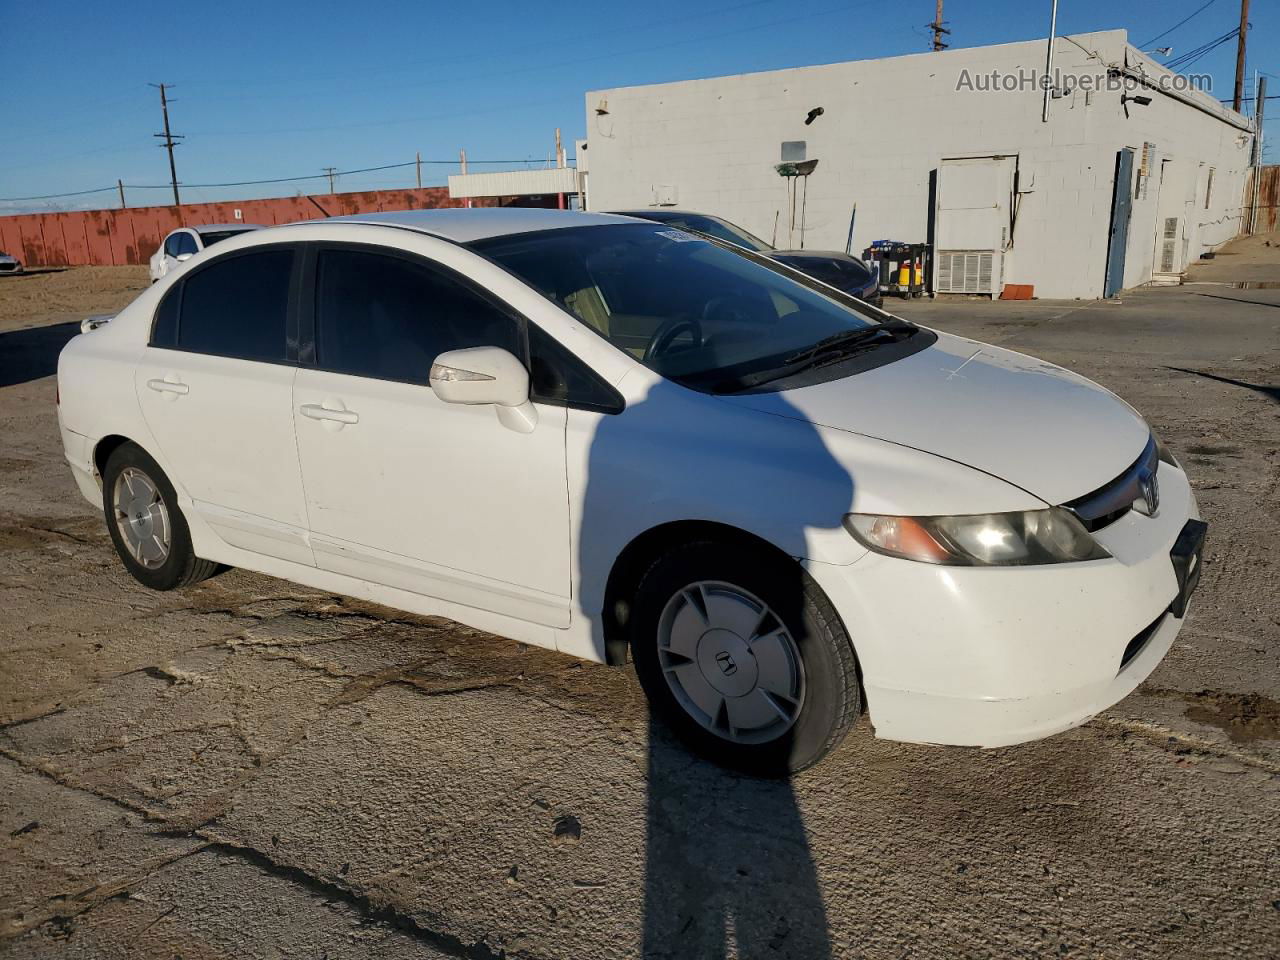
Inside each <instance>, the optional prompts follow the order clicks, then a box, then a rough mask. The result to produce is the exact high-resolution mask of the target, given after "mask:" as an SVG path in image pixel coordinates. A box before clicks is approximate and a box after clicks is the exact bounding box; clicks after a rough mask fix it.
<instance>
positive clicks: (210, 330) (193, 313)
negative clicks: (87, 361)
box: [135, 246, 312, 564]
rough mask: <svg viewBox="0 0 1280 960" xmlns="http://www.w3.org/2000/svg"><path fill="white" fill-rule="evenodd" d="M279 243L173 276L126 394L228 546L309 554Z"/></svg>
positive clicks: (289, 555) (285, 251) (290, 251)
mask: <svg viewBox="0 0 1280 960" xmlns="http://www.w3.org/2000/svg"><path fill="white" fill-rule="evenodd" d="M294 260H295V251H294V248H293V247H291V246H286V247H274V248H261V247H257V248H253V249H251V250H248V251H246V252H244V253H239V254H233V255H230V256H226V257H221V258H218V259H216V260H213V261H211V262H210V263H209V264H207V265H206V266H203V267H201V268H199V269H197V270H195V271H193V272H192V273H191V274H190V275H188V276H186V277H184V278H182V280H181V281H180V282H178V283H177V284H175V285H174V286H173V287H172V288H171V289H170V291H169V292H168V293H167V294H166V295H165V298H164V300H163V301H162V302H161V304H160V307H159V309H158V310H157V312H156V321H155V325H154V328H153V332H152V336H151V339H150V342H149V343H148V345H147V347H146V349H145V350H144V351H143V355H142V357H141V358H140V359H139V361H138V364H137V367H136V373H135V377H136V379H135V389H136V392H137V396H138V403H139V405H140V406H141V408H142V413H143V416H144V418H145V419H146V422H147V426H148V427H149V428H150V429H151V433H152V435H153V436H154V437H155V440H156V444H157V446H158V447H159V452H160V454H161V457H162V459H163V460H164V462H165V463H166V464H167V465H168V467H169V473H170V477H169V479H170V480H171V481H173V484H174V486H175V487H176V488H177V489H179V490H183V491H185V492H186V494H187V495H188V496H189V497H190V499H191V501H192V506H193V508H194V510H195V512H196V513H197V514H199V515H200V517H201V519H203V520H204V521H205V522H206V523H207V524H208V525H209V526H210V527H211V528H212V529H213V531H214V533H216V534H217V535H218V536H219V537H221V538H222V539H223V540H225V541H226V542H227V543H229V544H231V545H232V546H235V547H240V548H242V549H245V550H251V551H253V552H255V553H262V554H266V555H268V556H275V557H281V558H283V559H286V560H293V561H295V562H298V563H306V564H311V563H312V557H311V549H310V547H308V546H307V542H306V507H305V504H304V501H303V496H302V476H301V472H300V470H299V467H298V453H297V444H296V443H295V441H294V436H293V415H292V408H293V377H294V372H295V369H296V368H295V367H294V366H293V365H292V363H291V358H290V357H289V346H288V342H289V337H288V334H287V332H286V331H287V328H288V325H289V287H290V282H291V276H292V272H293V268H294Z"/></svg>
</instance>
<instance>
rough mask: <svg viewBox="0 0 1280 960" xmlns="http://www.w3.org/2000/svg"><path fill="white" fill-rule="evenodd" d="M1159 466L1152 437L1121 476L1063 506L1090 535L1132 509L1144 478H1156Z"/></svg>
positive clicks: (1138, 496) (1140, 495)
mask: <svg viewBox="0 0 1280 960" xmlns="http://www.w3.org/2000/svg"><path fill="white" fill-rule="evenodd" d="M1159 466H1160V454H1159V451H1158V450H1157V449H1156V438H1155V437H1154V436H1153V437H1151V439H1149V440H1148V441H1147V446H1146V448H1145V449H1144V450H1143V451H1142V456H1140V457H1138V459H1137V460H1135V461H1134V462H1133V465H1132V466H1130V467H1129V469H1127V470H1126V471H1125V472H1124V473H1122V474H1120V476H1118V477H1116V478H1115V479H1114V480H1112V481H1111V482H1110V483H1107V484H1104V485H1103V486H1101V487H1099V488H1098V489H1097V490H1094V491H1093V492H1092V493H1086V494H1085V495H1084V496H1083V497H1077V498H1076V499H1075V500H1072V501H1070V502H1069V503H1065V504H1063V506H1065V507H1066V508H1067V509H1069V510H1070V511H1071V512H1072V513H1074V514H1075V515H1076V516H1077V517H1079V518H1080V522H1081V523H1083V524H1084V527H1085V529H1086V530H1088V531H1089V532H1090V533H1093V532H1094V531H1095V530H1101V529H1102V528H1103V527H1106V526H1109V525H1110V524H1113V523H1115V522H1116V521H1117V520H1119V519H1120V518H1121V517H1123V516H1124V515H1125V514H1126V513H1128V512H1129V511H1130V510H1132V509H1133V502H1134V501H1135V500H1137V499H1139V498H1141V497H1142V495H1143V493H1142V480H1143V478H1144V477H1152V476H1155V475H1156V472H1157V468H1158V467H1159Z"/></svg>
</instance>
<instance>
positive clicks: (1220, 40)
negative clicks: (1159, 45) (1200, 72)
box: [1165, 28, 1240, 70]
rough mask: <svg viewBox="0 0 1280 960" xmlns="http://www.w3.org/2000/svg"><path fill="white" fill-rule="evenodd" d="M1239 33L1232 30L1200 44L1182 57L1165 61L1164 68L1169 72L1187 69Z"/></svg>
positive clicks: (1237, 30) (1236, 30)
mask: <svg viewBox="0 0 1280 960" xmlns="http://www.w3.org/2000/svg"><path fill="white" fill-rule="evenodd" d="M1239 32H1240V30H1239V29H1238V28H1237V29H1233V30H1228V31H1227V32H1226V33H1224V34H1223V35H1222V36H1220V37H1216V38H1214V39H1213V40H1210V41H1209V42H1208V43H1202V44H1201V45H1200V46H1198V47H1196V48H1195V49H1194V50H1188V51H1187V52H1186V53H1184V54H1183V55H1182V56H1180V57H1174V58H1173V59H1172V60H1169V61H1167V62H1166V63H1165V67H1167V68H1168V69H1170V70H1181V69H1184V68H1186V67H1189V66H1191V64H1193V63H1195V62H1196V61H1197V60H1199V59H1200V58H1201V57H1203V56H1205V55H1206V54H1208V53H1211V52H1213V51H1214V50H1216V49H1217V48H1218V47H1220V46H1222V45H1223V44H1224V43H1228V42H1230V41H1231V39H1232V38H1234V37H1235V35H1236V34H1237V33H1239Z"/></svg>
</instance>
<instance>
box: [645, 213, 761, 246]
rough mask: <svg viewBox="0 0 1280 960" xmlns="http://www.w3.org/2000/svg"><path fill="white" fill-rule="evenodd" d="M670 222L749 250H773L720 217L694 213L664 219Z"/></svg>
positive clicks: (674, 225) (665, 221) (681, 227)
mask: <svg viewBox="0 0 1280 960" xmlns="http://www.w3.org/2000/svg"><path fill="white" fill-rule="evenodd" d="M663 222H664V223H669V224H671V225H672V226H673V227H679V228H680V229H682V230H697V231H698V232H699V233H705V234H707V236H710V237H716V238H717V239H719V240H726V241H728V242H729V243H732V244H736V245H737V246H739V247H746V248H747V249H748V250H755V251H756V252H757V253H759V252H763V251H766V250H772V249H773V247H771V246H769V245H768V244H767V243H765V242H764V241H763V240H761V239H760V238H759V237H757V236H753V235H752V234H750V233H747V231H745V230H743V229H742V228H741V227H738V226H734V225H733V224H732V223H729V222H728V221H726V220H721V219H720V218H719V217H706V216H699V215H697V214H692V215H688V216H679V217H668V218H667V219H666V220H664V221H663Z"/></svg>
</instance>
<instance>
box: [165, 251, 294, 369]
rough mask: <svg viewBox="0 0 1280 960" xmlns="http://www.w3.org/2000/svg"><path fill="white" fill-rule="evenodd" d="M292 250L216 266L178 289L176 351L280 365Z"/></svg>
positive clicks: (243, 257) (249, 256) (233, 259)
mask: <svg viewBox="0 0 1280 960" xmlns="http://www.w3.org/2000/svg"><path fill="white" fill-rule="evenodd" d="M292 266H293V251H292V250H287V249H286V250H279V249H276V250H263V251H260V252H255V253H246V254H241V255H239V256H231V257H228V258H227V259H225V260H217V261H215V262H214V263H212V264H210V265H209V266H207V267H205V268H204V269H203V270H199V271H197V272H196V273H193V274H192V275H191V276H190V277H188V278H187V279H186V280H184V281H183V283H182V288H183V289H182V311H181V317H180V318H179V321H178V346H179V347H180V348H181V349H183V350H190V351H192V352H194V353H213V354H217V355H219V356H223V357H240V358H242V359H245V360H267V361H272V360H274V361H280V360H284V359H285V323H286V318H287V316H288V312H289V273H290V270H291V268H292Z"/></svg>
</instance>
